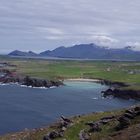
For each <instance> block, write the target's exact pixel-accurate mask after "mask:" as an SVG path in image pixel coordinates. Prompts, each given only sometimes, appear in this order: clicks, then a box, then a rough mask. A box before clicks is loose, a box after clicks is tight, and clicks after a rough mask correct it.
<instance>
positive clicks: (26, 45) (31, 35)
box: [0, 0, 140, 53]
mask: <svg viewBox="0 0 140 140" xmlns="http://www.w3.org/2000/svg"><path fill="white" fill-rule="evenodd" d="M81 43H95V44H97V45H101V46H107V47H111V48H120V47H125V46H128V45H131V46H132V47H134V49H135V50H140V0H63V1H62V0H0V53H7V52H10V51H12V50H16V49H18V50H22V51H28V50H33V51H35V52H41V51H44V50H48V49H49V50H52V49H54V48H56V47H59V46H72V45H74V44H81Z"/></svg>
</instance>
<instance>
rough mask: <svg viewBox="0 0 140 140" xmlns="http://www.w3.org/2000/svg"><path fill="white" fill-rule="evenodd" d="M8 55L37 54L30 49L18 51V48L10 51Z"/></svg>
mask: <svg viewBox="0 0 140 140" xmlns="http://www.w3.org/2000/svg"><path fill="white" fill-rule="evenodd" d="M8 55H10V56H37V54H36V53H34V52H32V51H28V52H23V51H19V50H15V51H12V52H11V53H9V54H8Z"/></svg>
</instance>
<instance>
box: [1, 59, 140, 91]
mask: <svg viewBox="0 0 140 140" xmlns="http://www.w3.org/2000/svg"><path fill="white" fill-rule="evenodd" d="M3 61H4V60H3ZM6 61H8V62H10V63H12V64H15V65H17V68H15V69H16V70H17V72H18V73H19V74H22V75H29V76H32V77H37V78H46V79H47V78H48V79H66V78H79V77H81V78H101V79H106V80H111V81H118V82H125V83H129V84H131V85H132V86H131V87H132V88H133V87H135V88H137V89H140V88H139V87H140V86H139V85H140V62H111V61H108V62H107V61H51V60H41V59H40V60H39V59H35V60H34V59H6ZM107 69H110V71H108V70H107ZM130 71H137V73H134V74H130V73H129V72H130Z"/></svg>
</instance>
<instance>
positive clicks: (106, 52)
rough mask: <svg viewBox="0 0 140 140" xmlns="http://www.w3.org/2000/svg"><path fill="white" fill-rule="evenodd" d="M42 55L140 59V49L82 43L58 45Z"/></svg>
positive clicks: (41, 54)
mask: <svg viewBox="0 0 140 140" xmlns="http://www.w3.org/2000/svg"><path fill="white" fill-rule="evenodd" d="M40 56H47V57H60V58H79V59H121V60H140V51H134V50H132V49H131V46H127V47H125V48H121V49H111V48H105V47H101V46H98V45H95V44H80V45H74V46H72V47H64V46H62V47H58V48H56V49H54V50H52V51H49V50H48V51H45V52H42V53H40Z"/></svg>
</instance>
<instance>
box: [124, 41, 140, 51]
mask: <svg viewBox="0 0 140 140" xmlns="http://www.w3.org/2000/svg"><path fill="white" fill-rule="evenodd" d="M126 45H127V46H131V47H132V48H133V50H139V51H140V42H126Z"/></svg>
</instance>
